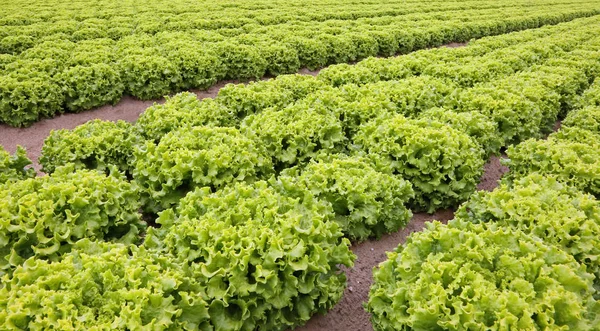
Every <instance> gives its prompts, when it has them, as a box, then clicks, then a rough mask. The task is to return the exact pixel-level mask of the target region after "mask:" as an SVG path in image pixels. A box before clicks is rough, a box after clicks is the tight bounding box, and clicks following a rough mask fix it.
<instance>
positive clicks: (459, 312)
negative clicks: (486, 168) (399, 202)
mask: <svg viewBox="0 0 600 331" xmlns="http://www.w3.org/2000/svg"><path fill="white" fill-rule="evenodd" d="M373 278H374V284H373V286H372V287H371V291H370V293H369V302H368V304H367V310H368V311H369V312H370V313H371V315H372V317H371V320H372V322H373V327H374V329H375V330H423V331H424V330H457V329H469V330H480V329H486V330H487V329H500V328H507V329H519V330H536V329H540V330H541V329H561V328H562V329H569V330H591V329H593V328H594V327H596V326H597V325H598V322H599V321H598V320H597V318H598V317H597V316H598V315H597V314H598V309H599V308H598V307H599V306H598V303H597V302H596V301H595V300H594V299H593V297H592V296H593V294H595V290H594V288H593V286H592V282H593V279H594V276H593V275H592V274H590V273H587V272H586V270H585V267H584V266H582V265H580V264H579V263H577V262H576V261H575V260H574V258H573V257H572V256H571V255H569V254H567V253H566V252H564V251H562V250H560V249H559V248H558V247H556V246H554V245H549V244H546V243H544V242H543V241H541V240H539V239H537V238H534V237H531V236H529V235H527V234H525V233H523V232H521V231H519V230H515V229H512V228H506V227H496V226H495V224H493V223H492V224H489V225H488V226H483V225H474V224H471V223H469V222H467V223H462V224H461V222H459V221H452V222H451V223H450V224H449V225H448V226H446V225H442V224H441V223H438V222H434V223H429V225H428V226H427V229H426V230H425V231H423V232H417V233H413V234H412V235H411V236H410V237H409V238H408V240H407V242H406V243H405V244H404V245H402V246H399V247H398V248H397V249H396V250H395V251H394V252H392V253H388V259H387V260H386V261H385V262H383V263H382V264H380V265H379V267H378V268H376V269H375V270H374V272H373Z"/></svg>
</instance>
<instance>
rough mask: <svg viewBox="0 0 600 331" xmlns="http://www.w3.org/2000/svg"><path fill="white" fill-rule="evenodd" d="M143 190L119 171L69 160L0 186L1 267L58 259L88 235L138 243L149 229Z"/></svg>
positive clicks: (7, 267) (8, 269) (7, 270)
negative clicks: (84, 166)
mask: <svg viewBox="0 0 600 331" xmlns="http://www.w3.org/2000/svg"><path fill="white" fill-rule="evenodd" d="M139 200H140V199H139V194H138V193H137V191H136V189H135V188H134V187H133V186H132V185H131V184H130V183H129V182H127V181H126V180H125V179H124V178H122V177H121V176H119V175H109V176H105V175H102V174H100V173H98V172H96V171H92V170H77V171H76V170H75V167H74V166H72V165H70V166H66V167H62V168H59V169H57V170H56V172H55V173H53V174H52V175H50V176H44V177H37V178H31V179H26V180H21V181H17V182H13V183H10V182H9V183H6V184H4V185H3V186H2V189H1V190H0V233H1V237H2V240H0V243H1V244H0V245H1V246H0V255H1V256H0V269H1V271H0V272H1V273H6V272H9V271H10V270H12V269H13V268H14V267H16V266H18V265H21V264H22V263H23V262H24V261H25V260H26V259H28V258H30V257H32V256H34V257H36V258H42V259H52V260H55V259H58V258H59V256H60V255H62V254H63V253H65V252H67V251H69V250H70V249H71V247H72V245H73V244H75V243H76V242H77V241H78V240H80V239H83V238H90V239H106V240H117V241H120V242H123V243H133V242H136V241H137V240H138V235H139V232H140V231H141V230H143V229H144V227H145V226H144V223H143V222H142V221H141V215H140V214H139V213H138V209H139V208H140V202H139Z"/></svg>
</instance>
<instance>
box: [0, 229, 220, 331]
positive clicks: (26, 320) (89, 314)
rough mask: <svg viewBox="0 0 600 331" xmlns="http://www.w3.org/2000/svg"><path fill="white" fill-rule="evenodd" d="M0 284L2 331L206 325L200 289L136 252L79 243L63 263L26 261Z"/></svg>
mask: <svg viewBox="0 0 600 331" xmlns="http://www.w3.org/2000/svg"><path fill="white" fill-rule="evenodd" d="M2 283H3V286H2V288H0V307H1V310H2V311H1V312H0V323H1V324H2V325H3V327H4V328H6V329H7V330H23V329H32V330H36V329H46V330H47V329H61V330H81V329H90V330H107V329H110V330H130V329H145V330H198V329H206V328H207V326H208V325H209V316H208V315H209V314H208V304H207V302H206V301H205V299H204V293H203V289H202V288H201V287H199V284H198V283H197V282H196V281H195V280H194V279H192V278H190V277H189V276H188V275H186V274H185V272H184V271H183V270H182V269H181V266H180V265H177V264H174V263H173V261H172V260H171V259H169V258H167V257H165V256H160V255H158V254H155V253H154V252H150V251H148V250H146V249H144V248H138V247H136V246H134V245H123V244H109V243H96V242H92V241H89V240H87V239H86V240H82V241H79V242H78V243H77V244H75V245H74V249H73V250H72V251H71V252H70V253H66V254H65V255H64V257H63V258H62V259H61V260H60V261H56V262H49V261H44V260H39V259H34V258H32V259H29V260H27V261H26V262H25V263H24V264H23V266H19V267H18V268H17V269H16V270H15V272H14V274H13V275H12V277H4V278H3V280H2ZM65 307H68V312H65V309H66V308H65Z"/></svg>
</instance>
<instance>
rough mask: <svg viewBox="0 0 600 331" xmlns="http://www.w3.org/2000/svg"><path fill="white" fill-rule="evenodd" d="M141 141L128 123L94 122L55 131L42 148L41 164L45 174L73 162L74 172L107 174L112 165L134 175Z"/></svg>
mask: <svg viewBox="0 0 600 331" xmlns="http://www.w3.org/2000/svg"><path fill="white" fill-rule="evenodd" d="M139 144H141V139H140V138H139V136H137V135H136V134H135V133H134V131H133V130H132V126H131V124H129V123H128V122H125V121H118V122H111V121H101V120H93V121H89V122H87V123H85V124H82V125H80V126H78V127H76V128H75V129H73V130H65V129H61V130H53V131H51V132H50V135H49V136H48V138H46V140H44V145H43V146H42V155H41V157H40V160H39V162H40V164H41V165H42V170H43V171H44V172H46V173H52V172H54V171H55V170H56V168H57V167H60V166H62V165H66V164H69V163H72V164H73V165H74V167H75V169H97V170H100V171H104V172H107V171H109V170H110V167H111V166H113V165H114V166H117V168H118V169H119V170H120V171H122V172H126V173H130V172H131V168H132V167H133V162H134V157H133V152H134V149H135V148H136V146H138V145H139Z"/></svg>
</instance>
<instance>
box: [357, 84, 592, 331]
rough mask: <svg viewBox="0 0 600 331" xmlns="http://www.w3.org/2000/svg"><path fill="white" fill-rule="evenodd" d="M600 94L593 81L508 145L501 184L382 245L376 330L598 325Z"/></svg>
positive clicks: (374, 303)
mask: <svg viewBox="0 0 600 331" xmlns="http://www.w3.org/2000/svg"><path fill="white" fill-rule="evenodd" d="M596 79H598V78H597V76H596ZM598 96H600V84H598V81H596V83H594V84H593V85H592V86H591V87H590V88H589V89H587V90H586V91H585V92H584V93H583V95H582V96H581V97H579V98H577V99H578V100H577V102H576V103H575V104H576V105H577V106H578V107H579V108H577V109H575V110H572V111H571V112H569V113H568V115H567V117H566V118H565V119H564V121H562V126H561V128H560V130H559V131H558V132H555V133H553V134H551V135H550V136H549V137H548V138H547V139H545V140H538V139H530V140H527V141H524V142H523V143H521V144H518V145H514V146H510V147H509V148H508V150H507V152H506V154H507V157H508V158H506V159H503V161H502V162H503V163H504V164H505V165H507V166H508V167H509V168H510V171H509V172H508V174H507V175H506V176H505V178H504V179H503V181H502V184H501V185H500V187H498V188H496V189H495V190H494V191H492V192H483V191H482V192H477V193H476V194H474V195H472V196H471V197H470V198H469V201H468V202H466V203H465V204H463V205H462V206H461V207H460V208H459V209H458V211H457V212H456V214H455V219H454V220H452V221H450V222H449V223H448V225H442V224H440V223H433V224H430V225H429V226H428V228H427V229H426V230H425V231H424V232H422V233H418V234H413V235H412V236H411V237H409V238H408V240H407V242H406V244H404V245H401V246H399V247H398V248H397V249H396V250H395V251H394V252H392V253H389V254H388V260H387V261H385V262H384V263H382V264H381V265H380V266H379V267H378V268H376V269H375V271H374V285H373V286H372V288H371V292H370V295H369V302H368V305H367V309H368V311H369V312H370V313H371V314H372V321H373V326H374V328H375V329H376V330H390V329H395V330H407V329H413V330H426V329H435V328H441V329H444V330H450V329H456V328H459V327H460V328H469V329H471V328H472V329H480V328H483V329H486V328H489V327H491V326H496V325H503V326H507V327H508V326H511V327H517V328H519V329H539V328H543V327H563V328H565V329H574V330H597V328H598V325H600V321H599V320H598V317H597V316H598V312H599V310H598V302H597V298H598V291H597V289H598V287H599V286H600V263H599V260H598V255H599V254H600V251H599V250H598V249H599V247H600V239H599V238H600V201H599V200H597V199H598V198H600V177H599V174H600V163H599V160H600V155H599V154H598V150H600V108H599V107H598V106H600V105H599V104H598V103H597V102H596V100H598ZM423 293H427V296H425V295H423ZM489 298H493V299H492V300H489ZM449 307H452V308H449Z"/></svg>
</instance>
